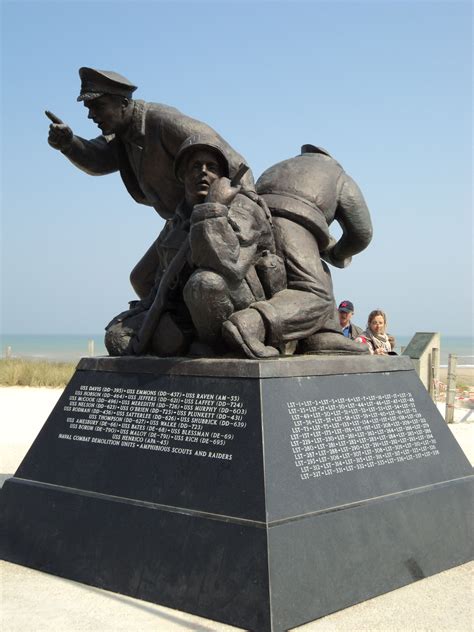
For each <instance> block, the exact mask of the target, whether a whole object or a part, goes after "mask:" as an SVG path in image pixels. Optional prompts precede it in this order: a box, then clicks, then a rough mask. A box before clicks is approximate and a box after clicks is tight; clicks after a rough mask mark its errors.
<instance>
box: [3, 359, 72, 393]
mask: <svg viewBox="0 0 474 632" xmlns="http://www.w3.org/2000/svg"><path fill="white" fill-rule="evenodd" d="M75 368H76V364H75V363H74V362H45V361H42V360H25V359H22V358H1V359H0V386H49V387H51V388H54V387H61V386H66V384H67V383H68V382H69V380H70V379H71V377H72V375H73V373H74V370H75Z"/></svg>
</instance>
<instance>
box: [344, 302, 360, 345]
mask: <svg viewBox="0 0 474 632" xmlns="http://www.w3.org/2000/svg"><path fill="white" fill-rule="evenodd" d="M337 311H338V314H339V324H340V325H341V329H342V333H343V334H344V336H345V337H346V338H350V339H351V340H355V339H356V338H358V337H359V336H362V334H363V333H364V331H363V329H361V328H360V327H357V325H354V323H352V322H351V319H352V316H353V315H354V305H353V304H352V303H351V301H342V302H341V303H340V304H339V307H338V308H337Z"/></svg>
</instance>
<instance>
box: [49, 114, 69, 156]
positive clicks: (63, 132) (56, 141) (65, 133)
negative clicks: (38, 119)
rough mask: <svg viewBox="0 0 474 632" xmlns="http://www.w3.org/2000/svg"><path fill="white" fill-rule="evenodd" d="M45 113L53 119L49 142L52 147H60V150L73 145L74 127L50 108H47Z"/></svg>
mask: <svg viewBox="0 0 474 632" xmlns="http://www.w3.org/2000/svg"><path fill="white" fill-rule="evenodd" d="M45 114H46V116H47V117H48V118H49V120H50V121H51V125H50V126H49V134H48V143H49V144H50V145H51V147H53V148H54V149H59V150H60V151H61V150H63V149H67V148H68V147H69V146H70V145H71V143H72V139H73V136H74V133H73V131H72V129H71V128H70V127H69V126H68V125H66V124H65V123H63V122H62V121H61V119H60V118H58V117H57V116H56V115H55V114H53V113H52V112H50V111H49V110H46V111H45Z"/></svg>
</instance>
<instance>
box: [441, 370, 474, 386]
mask: <svg viewBox="0 0 474 632" xmlns="http://www.w3.org/2000/svg"><path fill="white" fill-rule="evenodd" d="M439 379H440V382H443V383H444V384H446V382H447V380H448V369H447V367H441V368H440V369H439ZM456 382H457V383H458V384H459V383H462V384H465V385H466V386H470V387H471V390H473V389H474V367H471V366H468V367H462V366H461V367H457V368H456Z"/></svg>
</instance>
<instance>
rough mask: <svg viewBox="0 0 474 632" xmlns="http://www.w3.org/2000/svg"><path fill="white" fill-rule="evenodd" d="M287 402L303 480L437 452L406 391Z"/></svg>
mask: <svg viewBox="0 0 474 632" xmlns="http://www.w3.org/2000/svg"><path fill="white" fill-rule="evenodd" d="M287 405H288V413H289V416H290V418H291V421H292V424H293V426H292V429H291V435H290V442H291V449H292V451H293V454H294V457H295V465H296V467H297V468H298V469H299V470H300V475H301V478H302V479H303V480H304V479H309V478H318V477H320V476H330V475H333V474H340V473H342V472H351V471H353V470H363V469H366V468H369V467H376V466H379V465H387V464H389V463H401V462H403V461H410V460H413V459H421V458H423V457H427V456H433V455H436V454H439V451H438V449H437V447H436V440H435V438H434V437H433V434H432V433H431V430H430V427H429V425H428V422H427V421H426V419H425V418H424V417H423V416H422V415H421V413H419V412H418V410H417V409H416V405H415V402H414V400H413V397H412V395H411V393H387V394H382V395H369V396H367V395H365V396H360V397H338V398H336V399H322V400H308V401H302V402H288V404H287Z"/></svg>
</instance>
